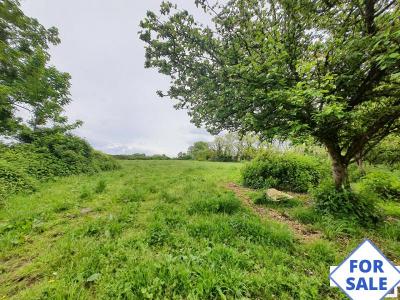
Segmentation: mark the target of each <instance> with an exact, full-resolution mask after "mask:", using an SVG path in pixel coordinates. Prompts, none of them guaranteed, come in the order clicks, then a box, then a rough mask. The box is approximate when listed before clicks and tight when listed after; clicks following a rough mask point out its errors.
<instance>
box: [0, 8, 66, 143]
mask: <svg viewBox="0 0 400 300" xmlns="http://www.w3.org/2000/svg"><path fill="white" fill-rule="evenodd" d="M19 6H20V3H19V2H18V1H17V0H4V1H1V2H0V135H3V136H9V135H15V134H16V133H17V132H18V131H19V130H21V129H22V128H25V129H26V128H31V129H35V128H37V127H38V126H41V125H47V124H48V122H52V123H53V124H64V123H65V122H66V118H65V117H63V116H62V111H63V107H64V106H65V105H66V104H68V103H69V102H70V97H69V96H70V94H69V88H70V75H69V74H68V73H63V72H60V71H58V70H57V69H56V68H55V67H53V66H50V65H49V60H50V55H49V53H48V49H49V46H50V45H57V44H58V43H59V42H60V39H59V37H58V31H57V29H56V28H54V27H52V28H49V29H46V28H45V27H44V26H42V25H41V24H40V23H39V22H38V21H37V20H36V19H33V18H29V17H27V16H26V15H24V13H23V12H22V10H21V9H20V7H19ZM21 111H24V112H25V115H29V117H28V118H29V120H28V123H26V122H23V120H22V118H20V117H19V116H20V115H21V114H18V112H21Z"/></svg>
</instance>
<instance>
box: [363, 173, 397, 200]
mask: <svg viewBox="0 0 400 300" xmlns="http://www.w3.org/2000/svg"><path fill="white" fill-rule="evenodd" d="M358 187H359V188H360V189H361V190H362V191H364V192H365V193H374V194H376V195H377V196H378V197H379V198H380V199H383V200H393V201H399V202H400V171H397V172H391V171H389V170H384V169H377V170H373V171H371V172H368V173H367V175H366V176H365V177H364V178H362V179H361V180H360V182H359V183H358Z"/></svg>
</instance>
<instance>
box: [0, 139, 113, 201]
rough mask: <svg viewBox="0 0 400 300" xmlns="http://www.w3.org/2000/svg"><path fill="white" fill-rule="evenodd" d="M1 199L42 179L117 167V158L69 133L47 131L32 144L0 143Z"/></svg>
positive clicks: (34, 187)
mask: <svg viewBox="0 0 400 300" xmlns="http://www.w3.org/2000/svg"><path fill="white" fill-rule="evenodd" d="M0 166H1V168H0V199H1V200H4V199H5V198H6V197H7V196H9V195H12V194H15V193H16V192H20V191H33V190H35V189H36V187H37V185H38V182H39V181H46V180H50V179H55V178H56V177H61V176H68V175H74V174H80V173H91V174H93V173H96V172H100V171H110V170H115V169H117V168H118V164H117V162H116V161H115V160H114V159H113V158H111V157H110V156H107V155H105V154H103V153H100V152H98V151H95V150H93V148H92V147H91V146H90V145H89V144H88V143H87V142H86V141H84V140H82V139H80V138H78V137H76V136H73V135H68V134H51V135H49V134H46V135H45V136H43V137H42V138H39V139H36V140H34V141H33V142H32V143H29V144H21V143H18V144H15V145H11V146H6V145H0Z"/></svg>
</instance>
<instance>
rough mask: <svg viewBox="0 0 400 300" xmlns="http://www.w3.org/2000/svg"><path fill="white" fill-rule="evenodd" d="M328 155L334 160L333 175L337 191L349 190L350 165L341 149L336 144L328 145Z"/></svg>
mask: <svg viewBox="0 0 400 300" xmlns="http://www.w3.org/2000/svg"><path fill="white" fill-rule="evenodd" d="M326 147H327V149H328V153H329V155H330V157H331V159H332V175H333V181H334V182H335V187H336V189H338V190H340V189H344V188H349V187H350V183H349V176H348V170H347V169H348V163H346V161H345V159H344V157H343V156H342V155H341V153H340V148H339V147H337V146H336V145H334V144H327V145H326Z"/></svg>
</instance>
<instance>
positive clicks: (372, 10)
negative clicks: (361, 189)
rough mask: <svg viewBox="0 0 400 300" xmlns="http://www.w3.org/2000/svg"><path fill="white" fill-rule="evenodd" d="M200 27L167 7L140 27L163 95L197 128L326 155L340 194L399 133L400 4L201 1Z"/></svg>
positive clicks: (373, 0) (389, 0) (390, 0)
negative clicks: (352, 172) (203, 20)
mask: <svg viewBox="0 0 400 300" xmlns="http://www.w3.org/2000/svg"><path fill="white" fill-rule="evenodd" d="M195 2H196V4H197V6H198V9H199V10H201V11H203V12H204V13H205V14H207V15H209V16H210V20H211V21H210V23H209V24H207V25H206V26H205V25H201V24H200V23H199V22H197V21H196V20H195V18H194V17H193V16H192V15H191V14H190V13H189V12H188V11H185V10H180V9H178V8H177V7H176V5H173V4H171V3H169V2H163V3H162V5H161V10H160V13H159V14H156V13H154V12H150V11H149V12H148V13H147V16H146V17H145V19H144V20H143V21H142V22H141V27H142V30H141V32H140V37H141V39H142V40H143V41H144V42H146V44H147V45H146V64H145V66H146V67H148V68H157V69H158V70H159V72H161V73H163V74H166V75H168V76H169V77H170V78H171V87H170V89H169V90H168V91H166V92H159V94H160V95H161V96H164V95H167V96H169V97H171V98H173V99H177V103H176V107H177V108H187V109H188V110H189V114H190V116H191V118H192V121H193V122H194V123H195V124H196V125H205V126H206V127H207V128H208V129H209V130H210V131H211V132H219V131H221V130H223V129H227V130H230V131H241V132H255V133H259V134H261V135H262V136H264V137H269V138H280V139H299V138H303V137H309V136H312V137H314V139H315V140H316V141H318V142H320V143H321V144H323V145H325V146H326V148H327V150H328V152H329V154H330V156H331V158H332V162H333V174H334V180H335V183H336V186H337V188H342V187H346V186H347V184H348V183H347V178H348V177H347V168H348V165H349V164H350V163H352V162H353V161H355V160H357V159H359V158H360V157H363V156H364V155H365V154H366V153H367V152H368V151H369V150H370V149H371V148H373V147H374V146H375V145H376V144H377V143H379V142H380V141H381V140H382V139H383V138H384V137H385V136H387V135H388V134H390V133H392V132H395V131H398V130H399V128H400V121H399V117H400V97H399V96H400V9H399V2H398V1H396V0H347V1H336V0H229V1H224V3H210V2H209V1H207V0H196V1H195Z"/></svg>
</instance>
